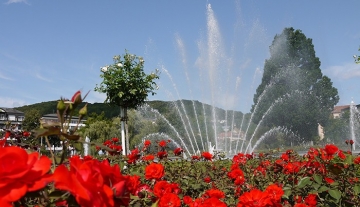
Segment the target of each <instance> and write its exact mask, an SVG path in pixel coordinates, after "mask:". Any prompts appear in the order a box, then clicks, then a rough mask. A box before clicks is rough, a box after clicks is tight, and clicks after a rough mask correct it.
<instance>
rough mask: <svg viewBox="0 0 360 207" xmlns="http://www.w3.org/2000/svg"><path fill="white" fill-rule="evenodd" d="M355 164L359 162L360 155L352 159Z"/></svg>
mask: <svg viewBox="0 0 360 207" xmlns="http://www.w3.org/2000/svg"><path fill="white" fill-rule="evenodd" d="M354 163H355V164H360V156H359V157H357V158H355V159H354Z"/></svg>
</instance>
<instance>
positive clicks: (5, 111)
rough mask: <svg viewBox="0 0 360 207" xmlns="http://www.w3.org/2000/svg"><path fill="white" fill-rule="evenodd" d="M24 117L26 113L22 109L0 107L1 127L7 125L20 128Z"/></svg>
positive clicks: (3, 127)
mask: <svg viewBox="0 0 360 207" xmlns="http://www.w3.org/2000/svg"><path fill="white" fill-rule="evenodd" d="M24 118H25V115H24V112H22V111H19V110H16V109H13V108H6V107H0V129H5V128H6V127H7V126H14V127H15V129H18V130H20V129H21V126H22V122H23V120H24Z"/></svg>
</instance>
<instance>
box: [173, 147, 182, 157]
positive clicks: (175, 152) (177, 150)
mask: <svg viewBox="0 0 360 207" xmlns="http://www.w3.org/2000/svg"><path fill="white" fill-rule="evenodd" d="M183 151H184V150H183V149H181V148H180V147H178V148H176V149H175V150H174V154H175V156H179V155H181V153H182V152H183Z"/></svg>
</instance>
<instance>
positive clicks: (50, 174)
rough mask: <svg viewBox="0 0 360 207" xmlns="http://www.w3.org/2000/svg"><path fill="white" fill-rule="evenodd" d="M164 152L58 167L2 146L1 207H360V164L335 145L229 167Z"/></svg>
mask: <svg viewBox="0 0 360 207" xmlns="http://www.w3.org/2000/svg"><path fill="white" fill-rule="evenodd" d="M146 142H147V145H149V144H151V143H150V142H149V141H148V140H147V141H146ZM152 144H154V143H152ZM159 144H160V145H159V152H162V153H157V154H159V156H158V155H157V154H155V155H152V154H146V153H144V152H146V149H145V148H144V149H142V150H139V149H136V150H133V151H132V152H131V154H129V155H127V156H122V155H108V156H104V157H101V158H100V159H96V158H94V157H91V156H85V157H83V158H81V157H80V156H72V157H70V158H69V159H68V160H66V161H65V162H64V164H61V165H58V166H54V165H52V162H51V159H50V158H48V157H46V156H39V154H38V153H37V152H30V153H28V152H27V151H26V150H24V149H22V148H20V147H17V146H6V144H5V143H4V142H3V143H2V144H1V149H0V163H1V165H0V166H1V167H0V171H1V173H0V206H35V205H37V206H84V207H87V206H160V207H162V206H190V207H192V206H194V207H195V206H238V207H241V206H264V207H265V206H297V207H299V206H360V201H359V200H360V199H359V195H360V181H359V178H360V157H359V156H354V155H352V154H351V152H343V151H341V150H339V149H338V148H337V147H336V146H335V145H331V144H328V145H326V146H325V147H324V148H319V149H313V148H310V149H309V151H308V153H307V154H305V155H303V156H300V155H298V154H297V153H296V152H294V151H292V150H288V151H286V152H284V153H282V154H281V155H280V157H275V156H273V154H266V153H261V154H258V155H254V154H241V153H239V154H237V155H235V156H234V157H233V159H231V160H230V159H219V158H218V157H217V156H216V155H215V156H214V155H211V154H210V153H209V152H203V153H202V154H201V155H197V156H193V157H192V159H190V160H185V159H175V160H170V159H168V158H167V156H166V155H167V154H168V153H169V154H171V155H173V152H166V150H165V149H166V145H165V144H164V142H161V143H159ZM176 151H177V152H178V151H181V150H180V149H177V150H176ZM141 154H144V155H142V156H141ZM164 154H166V155H165V156H164ZM177 155H179V153H178V154H177ZM180 155H181V154H180ZM155 157H157V158H158V161H157V162H155V161H154V158H155ZM52 166H53V167H52ZM124 166H126V167H124Z"/></svg>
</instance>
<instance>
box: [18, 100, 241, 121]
mask: <svg viewBox="0 0 360 207" xmlns="http://www.w3.org/2000/svg"><path fill="white" fill-rule="evenodd" d="M57 103H58V102H57V101H47V102H41V103H36V104H31V105H26V106H21V107H15V109H17V110H19V111H22V112H24V113H26V112H27V111H29V110H30V109H36V110H38V111H39V112H40V114H41V115H45V114H52V113H56V106H57ZM85 103H86V102H84V103H82V104H81V105H80V106H79V107H78V109H80V108H81V107H83V106H84V105H85ZM146 104H147V105H149V106H150V107H151V108H153V109H155V110H157V111H158V112H159V113H160V114H163V115H165V114H168V113H169V112H172V113H173V114H174V112H176V111H177V110H180V111H181V112H183V110H184V109H183V108H182V105H184V107H185V110H186V112H187V114H192V115H191V116H193V114H194V107H195V109H196V110H197V112H196V113H197V114H198V115H203V113H204V112H203V107H204V109H205V113H206V114H207V115H210V114H211V111H212V107H211V106H210V105H208V104H203V103H201V102H199V101H191V100H181V102H180V101H148V102H146ZM176 107H178V109H177V108H176ZM216 111H217V114H218V115H220V117H225V110H223V109H220V108H216ZM102 112H104V114H105V117H106V118H113V117H116V116H119V114H120V110H119V107H117V106H110V105H109V104H105V103H88V113H89V114H91V113H96V114H101V113H102ZM176 113H177V112H176ZM176 113H175V114H176ZM235 113H236V114H238V115H242V113H241V112H235ZM209 118H210V117H209Z"/></svg>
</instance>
